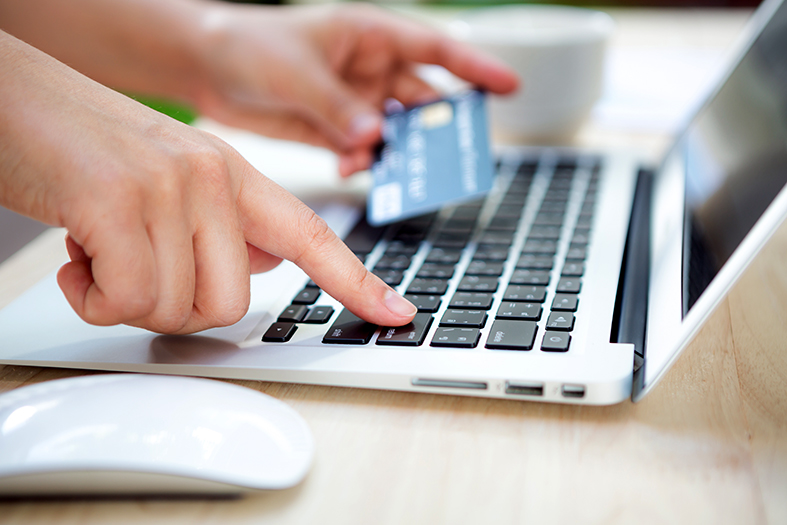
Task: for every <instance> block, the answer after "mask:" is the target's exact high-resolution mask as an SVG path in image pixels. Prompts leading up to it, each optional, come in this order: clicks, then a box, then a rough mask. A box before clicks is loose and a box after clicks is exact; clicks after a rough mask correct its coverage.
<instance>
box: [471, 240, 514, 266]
mask: <svg viewBox="0 0 787 525" xmlns="http://www.w3.org/2000/svg"><path fill="white" fill-rule="evenodd" d="M473 259H476V260H483V261H498V262H499V261H505V260H506V259H508V246H503V245H497V244H479V245H478V249H477V250H476V251H475V254H474V255H473Z"/></svg>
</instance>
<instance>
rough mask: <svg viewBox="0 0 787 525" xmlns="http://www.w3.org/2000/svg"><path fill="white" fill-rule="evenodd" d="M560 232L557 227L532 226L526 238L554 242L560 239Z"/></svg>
mask: <svg viewBox="0 0 787 525" xmlns="http://www.w3.org/2000/svg"><path fill="white" fill-rule="evenodd" d="M560 230H561V228H560V227H559V226H533V227H532V228H531V229H530V233H529V234H528V237H529V238H530V239H548V240H552V241H556V240H558V239H560Z"/></svg>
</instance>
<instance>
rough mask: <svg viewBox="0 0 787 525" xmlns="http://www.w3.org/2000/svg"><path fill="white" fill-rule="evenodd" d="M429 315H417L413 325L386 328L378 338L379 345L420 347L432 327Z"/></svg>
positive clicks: (431, 319)
mask: <svg viewBox="0 0 787 525" xmlns="http://www.w3.org/2000/svg"><path fill="white" fill-rule="evenodd" d="M432 321H433V318H432V316H431V315H429V314H415V318H414V319H413V320H412V322H411V323H409V324H406V325H404V326H395V327H385V328H383V329H382V330H381V331H380V336H379V337H378V338H377V344H378V345H396V346H420V345H421V344H423V342H424V339H426V333H427V332H428V331H429V328H430V327H431V326H432Z"/></svg>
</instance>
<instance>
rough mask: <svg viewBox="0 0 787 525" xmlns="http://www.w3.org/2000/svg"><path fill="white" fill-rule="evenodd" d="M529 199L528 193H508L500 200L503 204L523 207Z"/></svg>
mask: <svg viewBox="0 0 787 525" xmlns="http://www.w3.org/2000/svg"><path fill="white" fill-rule="evenodd" d="M526 200H527V193H516V192H513V193H508V192H507V193H506V194H505V196H504V197H503V200H501V201H500V205H501V206H519V207H521V206H522V205H523V204H524V203H525V201H526Z"/></svg>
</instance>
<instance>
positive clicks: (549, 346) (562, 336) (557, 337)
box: [541, 332, 571, 352]
mask: <svg viewBox="0 0 787 525" xmlns="http://www.w3.org/2000/svg"><path fill="white" fill-rule="evenodd" d="M570 343H571V335H569V333H568V332H546V333H545V334H544V339H542V340H541V350H543V351H544V352H568V346H569V344H570Z"/></svg>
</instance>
